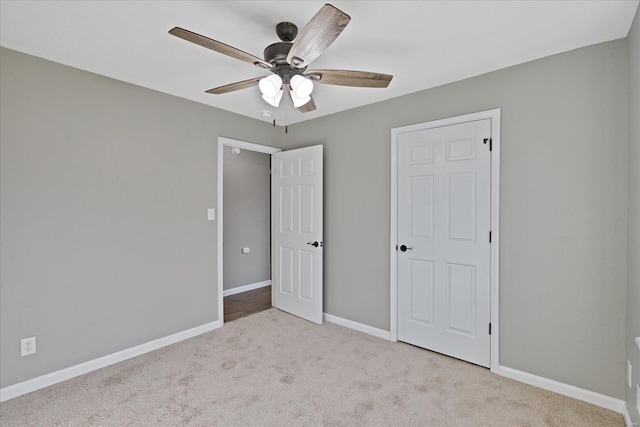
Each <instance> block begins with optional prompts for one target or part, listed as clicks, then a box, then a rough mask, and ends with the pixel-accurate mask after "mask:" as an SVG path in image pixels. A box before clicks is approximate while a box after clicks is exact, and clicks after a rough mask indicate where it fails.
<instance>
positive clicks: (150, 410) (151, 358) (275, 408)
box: [0, 309, 624, 427]
mask: <svg viewBox="0 0 640 427" xmlns="http://www.w3.org/2000/svg"><path fill="white" fill-rule="evenodd" d="M0 422H1V424H2V425H3V426H22V425H37V426H50V425H56V426H58V425H60V426H67V425H72V426H89V425H97V426H171V425H202V426H210V425H239V426H259V425H267V426H285V425H286V426H288V425H292V426H297V425H306V426H315V425H327V426H340V425H363V426H387V425H394V426H418V425H421V426H456V427H457V426H581V427H582V426H599V427H600V426H623V425H624V421H623V418H622V416H621V415H620V414H616V413H615V412H612V411H609V410H606V409H602V408H598V407H596V406H593V405H589V404H587V403H584V402H580V401H577V400H573V399H569V398H567V397H563V396H560V395H557V394H554V393H550V392H547V391H543V390H540V389H537V388H534V387H531V386H527V385H524V384H520V383H517V382H515V381H511V380H508V379H505V378H502V377H499V376H497V375H494V374H491V373H490V372H489V371H488V370H487V369H484V368H480V367H477V366H474V365H470V364H468V363H465V362H461V361H458V360H455V359H451V358H449V357H446V356H442V355H438V354H435V353H432V352H429V351H426V350H422V349H419V348H416V347H413V346H410V345H407V344H402V343H392V342H388V341H385V340H382V339H378V338H375V337H371V336H368V335H365V334H362V333H359V332H356V331H352V330H350V329H346V328H343V327H341V326H337V325H334V324H330V323H328V324H327V323H326V324H324V325H321V326H319V325H315V324H312V323H309V322H306V321H304V320H301V319H298V318H296V317H294V316H290V315H288V314H285V313H282V312H280V311H278V310H275V309H270V310H267V311H264V312H261V313H258V314H255V315H252V316H249V317H245V318H243V319H239V320H237V321H234V322H231V323H227V324H225V326H224V327H223V328H221V329H218V330H215V331H213V332H210V333H207V334H204V335H201V336H199V337H196V338H192V339H189V340H186V341H183V342H181V343H178V344H175V345H172V346H169V347H166V348H163V349H161V350H157V351H154V352H152V353H148V354H146V355H143V356H140V357H137V358H135V359H131V360H128V361H125V362H122V363H119V364H117V365H113V366H110V367H107V368H104V369H101V370H99V371H95V372H92V373H90V374H87V375H84V376H82V377H78V378H75V379H72V380H69V381H66V382H64V383H60V384H57V385H54V386H52V387H49V388H46V389H43V390H39V391H37V392H34V393H30V394H28V395H24V396H21V397H18V398H15V399H12V400H9V401H6V402H4V403H2V404H0Z"/></svg>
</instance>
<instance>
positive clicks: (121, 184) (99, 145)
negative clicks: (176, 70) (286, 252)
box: [0, 49, 273, 386]
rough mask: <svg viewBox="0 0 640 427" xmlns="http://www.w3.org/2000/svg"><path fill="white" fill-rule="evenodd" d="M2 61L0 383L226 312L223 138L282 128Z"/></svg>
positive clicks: (101, 80)
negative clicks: (220, 201)
mask: <svg viewBox="0 0 640 427" xmlns="http://www.w3.org/2000/svg"><path fill="white" fill-rule="evenodd" d="M0 66H1V68H0V76H1V82H0V84H1V87H2V91H1V94H0V96H1V101H0V102H1V105H0V108H1V110H2V115H1V120H2V121H1V123H0V128H1V133H0V144H1V145H0V148H1V168H0V169H1V177H0V183H1V191H0V193H1V200H0V207H1V211H0V218H1V222H0V226H1V233H2V239H1V248H0V253H1V258H0V263H1V265H2V268H1V276H0V283H1V286H0V304H1V305H0V313H1V314H0V335H1V336H2V340H1V348H0V377H1V378H2V380H1V386H7V385H10V384H14V383H16V382H18V381H20V380H25V379H29V378H33V377H37V376H39V375H43V374H46V373H49V372H52V371H55V370H58V369H61V368H65V367H68V366H73V365H76V364H78V363H81V362H85V361H87V360H91V359H94V358H96V357H99V356H103V355H106V354H110V353H113V352H116V351H119V350H122V349H125V348H129V347H132V346H134V345H137V344H141V343H144V342H147V341H150V340H153V339H155V338H159V337H164V336H167V335H170V334H172V333H175V332H179V331H183V330H185V329H188V328H192V327H194V326H199V325H203V324H206V323H208V322H212V321H215V320H217V319H218V313H217V312H216V310H217V300H216V298H217V283H216V277H217V268H216V257H217V253H216V252H217V251H216V239H217V231H216V222H215V221H207V208H209V207H215V205H216V185H217V184H216V180H217V178H216V177H217V173H216V161H217V159H216V157H217V138H218V136H233V137H235V138H238V139H244V140H247V141H253V142H258V143H260V142H263V143H264V142H267V139H268V138H270V136H269V135H270V133H272V132H273V131H272V127H271V126H270V125H269V124H265V123H263V122H260V121H258V120H251V119H247V118H244V117H241V116H238V115H235V114H231V113H226V112H223V111H221V110H217V109H214V108H211V107H206V106H203V105H200V104H196V103H193V102H190V101H185V100H182V99H179V98H175V97H172V96H168V95H164V94H161V93H158V92H154V91H151V90H148V89H144V88H140V87H137V86H133V85H129V84H125V83H122V82H119V81H116V80H112V79H108V78H105V77H101V76H97V75H94V74H90V73H87V72H84V71H80V70H77V69H73V68H69V67H66V66H62V65H59V64H55V63H52V62H48V61H44V60H41V59H38V58H35V57H32V56H28V55H24V54H21V53H17V52H15V51H11V50H7V49H1V50H0ZM32 335H36V336H37V349H38V352H37V354H35V355H32V356H28V357H23V358H21V357H20V339H21V338H25V337H29V336H32Z"/></svg>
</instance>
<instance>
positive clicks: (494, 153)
mask: <svg viewBox="0 0 640 427" xmlns="http://www.w3.org/2000/svg"><path fill="white" fill-rule="evenodd" d="M483 119H490V120H491V139H492V141H491V145H492V147H491V148H492V149H491V262H490V286H491V315H490V317H491V368H490V369H491V372H494V373H498V368H499V361H500V357H499V356H500V355H499V350H500V345H499V335H500V325H499V318H500V317H499V302H500V294H499V271H500V270H499V242H500V230H499V215H500V209H499V208H500V109H499V108H496V109H492V110H487V111H481V112H477V113H471V114H465V115H462V116H456V117H450V118H446V119H441V120H434V121H430V122H425V123H419V124H415V125H409V126H403V127H399V128H393V129H391V224H390V226H391V230H390V232H391V233H390V236H391V239H390V242H389V254H390V255H389V258H390V278H389V279H390V282H389V283H390V286H389V287H390V294H389V301H390V307H389V314H390V319H389V325H390V338H391V340H392V341H398V252H397V250H396V245H397V244H398V191H397V189H398V156H397V153H398V142H397V140H398V134H400V133H404V132H412V131H418V130H425V129H432V128H436V127H441V126H449V125H455V124H460V123H465V122H471V121H476V120H483Z"/></svg>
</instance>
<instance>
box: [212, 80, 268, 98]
mask: <svg viewBox="0 0 640 427" xmlns="http://www.w3.org/2000/svg"><path fill="white" fill-rule="evenodd" d="M262 79H263V77H256V78H253V79H247V80H242V81H241V82H235V83H230V84H228V85H224V86H220V87H215V88H213V89H209V90H208V91H207V93H212V94H214V95H221V94H223V93H229V92H233V91H236V90H240V89H246V88H248V87H251V86H257V85H258V83H259V82H260V80H262Z"/></svg>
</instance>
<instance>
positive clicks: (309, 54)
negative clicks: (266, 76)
mask: <svg viewBox="0 0 640 427" xmlns="http://www.w3.org/2000/svg"><path fill="white" fill-rule="evenodd" d="M350 20H351V17H350V16H349V15H347V14H346V13H344V12H343V11H341V10H340V9H337V8H335V7H334V6H331V5H330V4H325V5H324V6H322V7H321V8H320V10H319V11H318V13H316V14H315V15H314V17H313V18H311V21H309V23H308V24H307V25H306V26H305V27H304V28H303V29H302V31H301V32H300V34H298V37H296V39H295V41H294V42H293V45H292V46H291V50H290V51H289V54H288V55H287V62H288V63H289V64H291V65H293V66H294V67H297V68H304V67H306V66H307V65H309V63H310V62H311V61H313V60H314V59H316V58H317V57H318V56H320V54H322V52H324V50H325V49H326V48H327V47H329V46H330V45H331V43H333V41H334V40H335V39H336V38H337V37H338V36H339V35H340V33H341V32H342V30H344V28H345V27H346V26H347V24H348V23H349V21H350Z"/></svg>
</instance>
